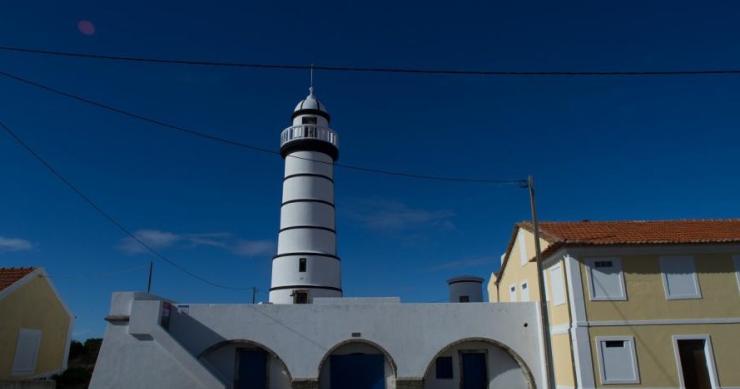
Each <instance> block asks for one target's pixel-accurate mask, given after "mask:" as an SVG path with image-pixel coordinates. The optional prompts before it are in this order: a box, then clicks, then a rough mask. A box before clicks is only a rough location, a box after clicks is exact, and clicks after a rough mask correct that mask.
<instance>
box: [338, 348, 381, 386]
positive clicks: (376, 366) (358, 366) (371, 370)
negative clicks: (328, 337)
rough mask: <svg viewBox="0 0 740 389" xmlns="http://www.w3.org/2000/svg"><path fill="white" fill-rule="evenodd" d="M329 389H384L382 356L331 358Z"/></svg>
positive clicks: (364, 355)
mask: <svg viewBox="0 0 740 389" xmlns="http://www.w3.org/2000/svg"><path fill="white" fill-rule="evenodd" d="M330 363H331V365H330V366H331V378H330V382H331V389H385V357H384V356H383V355H382V354H349V355H332V356H331V362H330Z"/></svg>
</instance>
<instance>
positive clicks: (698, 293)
mask: <svg viewBox="0 0 740 389" xmlns="http://www.w3.org/2000/svg"><path fill="white" fill-rule="evenodd" d="M675 258H691V261H692V262H693V264H694V272H693V273H692V275H693V281H694V287H695V288H696V294H682V295H673V296H670V295H669V294H668V275H667V274H666V272H665V271H663V261H670V260H672V259H675ZM658 262H659V266H660V275H661V278H662V279H663V292H664V293H665V298H666V300H695V299H700V298H702V294H701V287H699V276H698V275H697V274H696V258H694V257H693V256H691V255H666V256H662V257H660V258H658Z"/></svg>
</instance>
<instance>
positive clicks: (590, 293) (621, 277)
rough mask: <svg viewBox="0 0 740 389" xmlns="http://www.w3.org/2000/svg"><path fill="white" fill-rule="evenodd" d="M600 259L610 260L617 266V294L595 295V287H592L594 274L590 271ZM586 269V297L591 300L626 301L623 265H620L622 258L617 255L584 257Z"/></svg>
mask: <svg viewBox="0 0 740 389" xmlns="http://www.w3.org/2000/svg"><path fill="white" fill-rule="evenodd" d="M600 261H612V263H613V264H614V265H615V266H616V267H618V268H619V296H613V297H612V296H604V297H601V296H596V289H595V288H594V276H593V274H592V273H591V272H592V271H593V269H594V267H595V266H596V262H600ZM584 262H585V263H586V267H587V269H588V271H587V272H586V278H587V279H588V299H589V300H591V301H627V288H626V287H625V285H624V267H623V266H622V258H618V257H595V258H586V259H584Z"/></svg>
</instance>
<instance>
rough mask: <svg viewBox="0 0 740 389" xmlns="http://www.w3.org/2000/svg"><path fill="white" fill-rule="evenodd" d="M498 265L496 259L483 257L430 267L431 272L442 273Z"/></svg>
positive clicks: (447, 262) (457, 260) (441, 263)
mask: <svg viewBox="0 0 740 389" xmlns="http://www.w3.org/2000/svg"><path fill="white" fill-rule="evenodd" d="M495 264H496V258H494V257H482V258H466V259H456V260H452V261H446V262H440V263H436V264H433V265H432V266H430V267H428V268H427V270H429V271H442V270H457V269H469V268H477V267H483V266H487V267H492V266H494V265H495Z"/></svg>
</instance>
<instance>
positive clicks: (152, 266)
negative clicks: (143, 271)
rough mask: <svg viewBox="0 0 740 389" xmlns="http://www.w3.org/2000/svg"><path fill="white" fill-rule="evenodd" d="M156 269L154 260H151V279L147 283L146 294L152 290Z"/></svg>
mask: <svg viewBox="0 0 740 389" xmlns="http://www.w3.org/2000/svg"><path fill="white" fill-rule="evenodd" d="M153 271H154V261H152V260H150V261H149V281H147V283H146V294H150V293H151V292H152V272H153Z"/></svg>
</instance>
